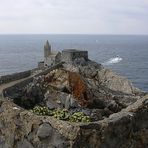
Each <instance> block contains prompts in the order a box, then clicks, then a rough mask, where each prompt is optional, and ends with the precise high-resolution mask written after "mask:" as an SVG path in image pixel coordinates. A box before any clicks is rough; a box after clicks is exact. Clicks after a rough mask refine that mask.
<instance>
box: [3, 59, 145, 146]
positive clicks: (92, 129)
mask: <svg viewBox="0 0 148 148" xmlns="http://www.w3.org/2000/svg"><path fill="white" fill-rule="evenodd" d="M4 96H5V99H4V100H2V101H1V102H0V147H2V148H13V147H14V148H20V147H21V148H33V147H34V148H47V147H49V148H68V147H71V148H119V147H121V148H125V147H129V148H141V147H145V148H146V147H147V146H148V142H147V139H148V125H147V123H148V95H147V94H146V93H145V92H142V91H141V90H139V89H137V88H135V87H134V86H133V85H132V83H131V82H130V81H129V80H127V79H126V78H124V77H122V76H119V75H117V74H115V73H113V72H112V71H111V70H109V69H105V68H104V67H103V66H102V65H100V64H97V63H95V62H93V61H90V60H87V61H86V60H84V59H83V58H78V59H75V60H74V61H73V62H72V63H64V64H62V65H61V66H60V67H59V66H58V67H56V68H54V69H53V68H52V70H51V71H49V72H48V73H46V74H44V73H42V74H41V75H38V76H36V77H34V78H33V80H32V82H29V83H27V84H26V83H23V84H20V85H19V84H17V85H14V86H12V87H11V88H8V89H5V90H4Z"/></svg>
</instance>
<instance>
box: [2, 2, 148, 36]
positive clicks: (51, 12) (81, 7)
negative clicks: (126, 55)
mask: <svg viewBox="0 0 148 148" xmlns="http://www.w3.org/2000/svg"><path fill="white" fill-rule="evenodd" d="M0 2H1V3H0V34H147V35H148V0H0Z"/></svg>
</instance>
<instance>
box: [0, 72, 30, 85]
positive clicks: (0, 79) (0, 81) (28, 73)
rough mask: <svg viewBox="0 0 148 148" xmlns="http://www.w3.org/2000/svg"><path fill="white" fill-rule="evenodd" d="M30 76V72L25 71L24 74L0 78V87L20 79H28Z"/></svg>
mask: <svg viewBox="0 0 148 148" xmlns="http://www.w3.org/2000/svg"><path fill="white" fill-rule="evenodd" d="M30 75H31V70H27V71H24V72H19V73H14V74H10V75H5V76H1V77H0V85H1V84H4V83H8V82H11V81H15V80H19V79H22V78H26V77H29V76H30Z"/></svg>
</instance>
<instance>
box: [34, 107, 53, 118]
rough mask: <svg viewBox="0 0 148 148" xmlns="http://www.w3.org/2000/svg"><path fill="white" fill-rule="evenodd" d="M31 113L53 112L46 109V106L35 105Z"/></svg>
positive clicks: (50, 114) (46, 113)
mask: <svg viewBox="0 0 148 148" xmlns="http://www.w3.org/2000/svg"><path fill="white" fill-rule="evenodd" d="M33 113H36V114H37V115H44V116H45V115H47V116H52V115H53V113H52V111H51V110H49V109H48V107H41V106H35V107H34V108H33Z"/></svg>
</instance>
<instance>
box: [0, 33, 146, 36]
mask: <svg viewBox="0 0 148 148" xmlns="http://www.w3.org/2000/svg"><path fill="white" fill-rule="evenodd" d="M0 35H122V36H127V35H129V36H148V34H107V33H104V34H103V33H100V34H99V33H94V34H93V33H2V34H1V33H0Z"/></svg>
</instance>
